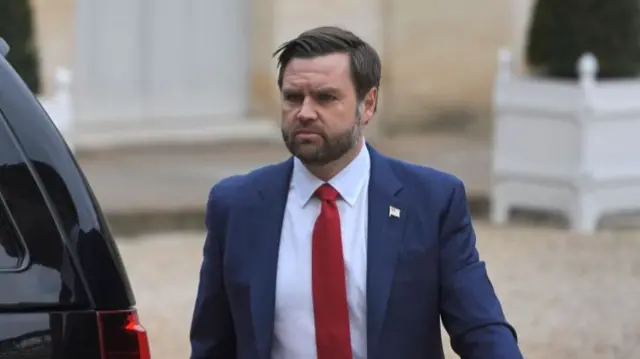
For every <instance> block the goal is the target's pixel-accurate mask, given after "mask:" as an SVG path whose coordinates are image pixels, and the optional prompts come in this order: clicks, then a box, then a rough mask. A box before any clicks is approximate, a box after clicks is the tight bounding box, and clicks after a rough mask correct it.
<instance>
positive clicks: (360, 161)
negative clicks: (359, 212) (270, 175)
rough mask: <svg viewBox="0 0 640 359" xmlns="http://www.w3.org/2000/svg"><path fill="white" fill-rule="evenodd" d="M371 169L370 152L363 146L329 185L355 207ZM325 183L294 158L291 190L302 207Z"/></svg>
mask: <svg viewBox="0 0 640 359" xmlns="http://www.w3.org/2000/svg"><path fill="white" fill-rule="evenodd" d="M370 168H371V158H370V157H369V150H368V149H367V146H366V145H363V146H362V148H361V149H360V152H359V153H358V155H357V156H356V158H354V159H353V161H351V163H349V165H348V166H347V167H345V168H344V169H343V170H342V171H340V172H339V173H338V174H337V175H335V176H334V177H333V178H332V179H330V180H329V182H328V183H329V184H330V185H331V186H333V188H335V189H336V190H337V191H338V193H339V194H340V197H342V199H343V200H344V201H345V202H347V204H349V206H353V205H354V204H355V203H356V200H357V199H358V196H359V195H360V193H361V192H362V191H361V190H362V187H363V186H364V185H365V183H366V182H367V181H366V180H367V179H368V178H369V171H370ZM324 183H325V182H324V181H322V180H321V179H319V178H317V177H316V176H314V175H313V174H312V173H311V172H309V170H308V169H307V168H306V167H305V166H304V165H303V164H302V162H301V161H300V160H299V159H298V158H297V157H294V159H293V173H292V175H291V187H290V190H291V191H292V192H293V194H294V195H295V196H296V197H297V200H298V203H299V205H300V207H304V206H305V205H306V204H307V203H308V202H309V199H311V197H312V196H313V194H314V192H315V191H316V190H317V189H318V187H320V186H321V185H322V184H324Z"/></svg>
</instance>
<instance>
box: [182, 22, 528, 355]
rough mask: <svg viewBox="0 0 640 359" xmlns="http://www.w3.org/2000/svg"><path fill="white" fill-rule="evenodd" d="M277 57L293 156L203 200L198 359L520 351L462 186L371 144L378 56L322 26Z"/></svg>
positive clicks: (195, 325) (195, 326) (195, 339)
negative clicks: (446, 340) (366, 132)
mask: <svg viewBox="0 0 640 359" xmlns="http://www.w3.org/2000/svg"><path fill="white" fill-rule="evenodd" d="M274 56H278V67H279V75H278V86H279V88H280V91H281V95H282V136H283V138H284V142H285V144H286V145H287V147H288V149H289V151H290V152H291V153H292V154H293V157H291V158H289V159H288V160H286V161H284V162H282V163H279V164H275V165H272V166H267V167H263V168H260V169H258V170H256V171H253V172H251V173H249V174H246V175H241V176H235V177H231V178H227V179H225V180H223V181H221V182H220V183H218V184H217V185H215V186H214V187H213V188H212V190H211V193H210V195H209V201H208V205H207V215H206V225H207V229H208V233H207V238H206V241H205V245H204V258H203V262H202V269H201V274H200V285H199V288H198V297H197V300H196V304H195V311H194V315H193V322H192V327H191V347H192V353H191V358H192V359H214V358H215V359H269V358H273V359H307V358H318V359H347V358H357V359H362V358H369V359H398V358H402V359H414V358H425V359H437V358H443V349H442V342H441V333H440V319H442V321H443V323H444V326H445V328H446V329H447V331H448V332H449V334H450V336H451V338H452V339H451V345H452V347H453V348H454V350H455V351H456V352H457V353H458V355H460V357H462V358H464V359H520V358H522V355H521V354H520V351H519V349H518V345H517V343H516V335H515V331H514V330H513V328H512V327H511V326H510V325H509V324H508V323H507V322H506V320H505V317H504V315H503V313H502V309H501V306H500V303H499V301H498V299H497V298H496V295H495V293H494V290H493V287H492V285H491V282H490V281H489V278H488V277H487V272H486V269H485V265H484V263H483V262H481V261H480V259H479V256H478V251H477V250H476V247H475V235H474V232H473V228H472V226H471V219H470V218H469V213H468V209H467V202H466V197H465V190H464V187H463V184H462V183H461V182H460V181H459V180H458V179H457V178H455V177H454V176H452V175H449V174H445V173H442V172H439V171H436V170H434V169H430V168H426V167H421V166H416V165H412V164H408V163H404V162H400V161H398V160H395V159H391V158H388V157H385V156H384V155H382V154H380V153H378V152H377V151H376V150H375V149H373V148H372V147H371V146H369V145H367V144H366V143H365V140H364V137H363V128H364V127H365V126H366V125H367V124H368V123H369V121H371V119H372V118H373V115H374V113H375V111H376V104H377V98H378V88H379V85H380V73H381V70H380V69H381V65H380V59H379V57H378V55H377V54H376V52H375V50H374V49H373V48H371V46H369V45H368V44H367V43H366V42H364V41H362V40H361V39H360V38H358V37H357V36H355V35H354V34H352V33H350V32H348V31H345V30H342V29H339V28H334V27H321V28H316V29H312V30H309V31H307V32H304V33H302V34H300V35H299V36H298V37H297V38H295V39H293V40H291V41H289V42H287V43H285V44H283V45H282V46H281V47H280V48H279V49H278V50H277V51H276V53H275V54H274Z"/></svg>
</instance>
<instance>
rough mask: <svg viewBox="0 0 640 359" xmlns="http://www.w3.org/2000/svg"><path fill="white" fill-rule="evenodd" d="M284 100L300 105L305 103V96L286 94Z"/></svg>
mask: <svg viewBox="0 0 640 359" xmlns="http://www.w3.org/2000/svg"><path fill="white" fill-rule="evenodd" d="M284 100H285V101H287V102H291V103H300V102H302V101H304V96H303V95H302V94H297V93H286V94H284Z"/></svg>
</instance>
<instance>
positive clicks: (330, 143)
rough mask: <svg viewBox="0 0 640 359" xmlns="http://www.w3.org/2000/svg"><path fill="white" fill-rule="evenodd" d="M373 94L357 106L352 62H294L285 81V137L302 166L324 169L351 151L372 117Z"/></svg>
mask: <svg viewBox="0 0 640 359" xmlns="http://www.w3.org/2000/svg"><path fill="white" fill-rule="evenodd" d="M375 91H376V89H373V90H371V91H370V93H369V94H368V95H367V97H366V98H365V100H364V101H362V103H358V101H357V98H356V91H355V87H354V84H353V82H352V80H351V74H350V67H349V56H348V55H347V54H331V55H326V56H320V57H315V58H311V59H292V60H291V61H290V62H289V64H288V65H287V67H286V68H285V69H284V73H283V78H282V91H281V95H282V137H283V139H284V142H285V144H286V145H287V148H288V149H289V151H290V152H291V153H292V154H293V155H294V156H296V157H298V158H299V159H300V160H301V161H302V162H303V163H305V164H309V165H324V164H327V163H330V162H332V161H335V160H337V159H339V158H340V157H342V156H343V155H344V154H346V153H347V152H349V150H351V149H353V148H354V147H355V145H356V144H357V143H358V142H359V141H360V139H361V138H362V127H363V126H364V125H365V124H366V123H367V122H368V121H369V120H370V119H371V117H372V116H373V108H374V105H375Z"/></svg>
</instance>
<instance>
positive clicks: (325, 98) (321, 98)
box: [318, 93, 337, 102]
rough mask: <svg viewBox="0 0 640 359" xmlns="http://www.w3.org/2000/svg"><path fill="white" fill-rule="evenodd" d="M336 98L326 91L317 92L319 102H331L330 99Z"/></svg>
mask: <svg viewBox="0 0 640 359" xmlns="http://www.w3.org/2000/svg"><path fill="white" fill-rule="evenodd" d="M336 99H337V98H336V97H335V96H333V95H332V94H328V93H321V94H318V101H320V102H331V101H335V100H336Z"/></svg>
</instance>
